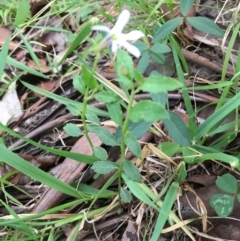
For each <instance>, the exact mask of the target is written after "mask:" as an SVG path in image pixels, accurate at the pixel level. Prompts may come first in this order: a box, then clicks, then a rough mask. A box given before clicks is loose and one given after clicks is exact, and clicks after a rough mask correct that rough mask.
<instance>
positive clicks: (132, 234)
mask: <svg viewBox="0 0 240 241" xmlns="http://www.w3.org/2000/svg"><path fill="white" fill-rule="evenodd" d="M127 240H131V241H138V240H139V239H138V235H137V229H136V227H135V226H134V224H133V222H132V221H131V220H128V226H127V228H126V229H125V231H124V233H123V236H122V239H121V241H127Z"/></svg>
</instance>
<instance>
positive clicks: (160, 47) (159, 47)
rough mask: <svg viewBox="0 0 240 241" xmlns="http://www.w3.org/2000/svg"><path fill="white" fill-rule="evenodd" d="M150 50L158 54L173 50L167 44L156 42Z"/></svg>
mask: <svg viewBox="0 0 240 241" xmlns="http://www.w3.org/2000/svg"><path fill="white" fill-rule="evenodd" d="M150 51H152V52H153V53H156V54H164V53H169V52H171V49H170V48H169V47H168V46H167V45H166V44H160V43H156V44H154V45H153V46H152V47H151V48H150Z"/></svg>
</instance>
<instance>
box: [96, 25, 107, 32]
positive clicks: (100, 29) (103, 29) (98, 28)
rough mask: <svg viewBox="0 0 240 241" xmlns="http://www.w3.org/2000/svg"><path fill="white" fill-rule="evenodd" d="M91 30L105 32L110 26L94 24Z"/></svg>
mask: <svg viewBox="0 0 240 241" xmlns="http://www.w3.org/2000/svg"><path fill="white" fill-rule="evenodd" d="M92 30H93V31H103V32H106V33H109V32H110V28H109V27H107V26H104V25H95V26H92Z"/></svg>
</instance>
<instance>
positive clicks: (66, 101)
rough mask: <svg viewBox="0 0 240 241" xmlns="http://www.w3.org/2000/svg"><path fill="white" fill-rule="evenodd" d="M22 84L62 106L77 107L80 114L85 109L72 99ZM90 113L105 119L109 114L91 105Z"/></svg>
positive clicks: (88, 109)
mask: <svg viewBox="0 0 240 241" xmlns="http://www.w3.org/2000/svg"><path fill="white" fill-rule="evenodd" d="M22 83H23V85H25V86H26V87H27V88H28V89H30V90H32V91H34V92H37V93H39V94H41V95H44V96H46V97H48V98H50V99H53V100H56V101H57V102H60V103H62V104H64V105H73V106H76V107H77V108H78V110H79V112H80V111H82V107H83V105H82V103H79V102H77V101H74V100H70V99H67V98H64V97H62V96H59V95H56V94H53V93H51V92H49V91H46V90H43V89H41V88H39V87H36V86H34V85H31V84H28V83H26V82H24V81H22ZM88 111H89V112H92V113H94V114H96V115H99V116H105V117H107V116H108V113H107V112H106V111H103V110H100V109H98V108H95V107H93V106H90V105H88V107H87V112H88Z"/></svg>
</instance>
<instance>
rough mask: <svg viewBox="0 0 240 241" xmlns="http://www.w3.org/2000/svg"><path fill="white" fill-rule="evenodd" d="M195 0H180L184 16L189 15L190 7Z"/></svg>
mask: <svg viewBox="0 0 240 241" xmlns="http://www.w3.org/2000/svg"><path fill="white" fill-rule="evenodd" d="M193 3H194V0H184V1H180V12H181V14H182V15H183V16H187V15H188V13H189V11H190V9H191V8H192V6H193Z"/></svg>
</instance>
